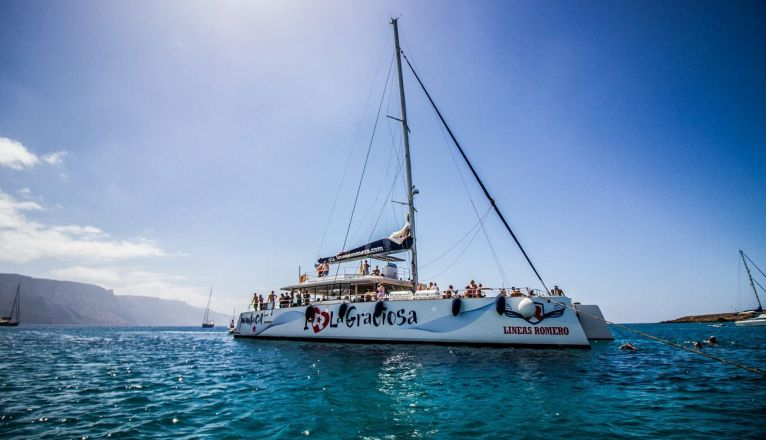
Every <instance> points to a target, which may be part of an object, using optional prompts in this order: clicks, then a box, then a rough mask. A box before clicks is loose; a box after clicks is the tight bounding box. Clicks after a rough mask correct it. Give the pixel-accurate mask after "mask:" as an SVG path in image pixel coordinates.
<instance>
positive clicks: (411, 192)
mask: <svg viewBox="0 0 766 440" xmlns="http://www.w3.org/2000/svg"><path fill="white" fill-rule="evenodd" d="M398 21H399V19H398V18H392V19H391V25H393V27H394V51H395V52H396V72H397V74H398V75H399V100H400V101H401V105H402V119H401V122H402V134H403V136H404V169H405V171H406V174H405V176H406V179H407V205H408V207H409V221H410V236H411V237H412V247H411V248H410V252H412V261H411V268H410V270H411V271H412V291H413V292H414V291H416V290H417V288H418V251H417V244H418V243H417V240H416V239H415V187H414V186H413V185H412V165H411V164H410V129H409V126H408V125H407V105H406V103H405V100H404V79H403V78H402V50H401V48H400V47H399V27H398Z"/></svg>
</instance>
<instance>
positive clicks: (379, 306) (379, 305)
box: [372, 301, 383, 318]
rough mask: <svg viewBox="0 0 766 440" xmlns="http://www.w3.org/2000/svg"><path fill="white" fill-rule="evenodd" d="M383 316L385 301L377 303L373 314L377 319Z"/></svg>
mask: <svg viewBox="0 0 766 440" xmlns="http://www.w3.org/2000/svg"><path fill="white" fill-rule="evenodd" d="M382 314H383V301H378V302H376V303H375V312H374V313H373V314H372V316H373V317H375V318H378V317H380V315H382Z"/></svg>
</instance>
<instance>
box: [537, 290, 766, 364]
mask: <svg viewBox="0 0 766 440" xmlns="http://www.w3.org/2000/svg"><path fill="white" fill-rule="evenodd" d="M545 300H546V301H549V302H553V303H555V304H558V305H561V306H563V307H566V308H569V309H572V310H574V311H575V312H576V313H579V314H583V315H586V316H588V317H590V318H593V319H596V320H599V321H603V322H605V323H606V324H608V325H611V326H614V327H615V328H620V329H622V330H626V331H629V332H632V333H635V334H637V335H640V336H643V337H644V338H647V339H651V340H653V341H657V342H660V343H662V344H665V345H668V346H670V347H674V348H680V349H681V350H684V351H688V352H689V353H693V354H698V355H701V356H705V357H707V358H710V359H713V360H715V361H718V362H721V363H724V364H727V365H730V366H732V367H737V368H741V369H743V370H747V371H749V372H751V373H755V374H760V375H762V376H766V370H762V369H760V368H757V367H751V366H749V365H744V364H740V363H737V362H734V361H730V360H728V359H724V358H722V357H720V356H715V355H713V354H710V353H706V352H704V351H702V350H697V349H692V348H689V347H685V346H683V345H681V344H679V343H677V342H673V341H668V340H667V339H662V338H660V337H659V336H654V335H652V334H649V333H646V332H643V331H641V330H636V329H633V328H630V327H628V326H626V325H623V324H617V323H616V322H611V321H609V320H607V319H606V318H603V317H601V316H597V315H594V314H592V313H588V312H585V311H583V310H577V308H575V307H574V306H571V305H569V304H566V303H563V302H561V301H556V300H555V299H550V298H545Z"/></svg>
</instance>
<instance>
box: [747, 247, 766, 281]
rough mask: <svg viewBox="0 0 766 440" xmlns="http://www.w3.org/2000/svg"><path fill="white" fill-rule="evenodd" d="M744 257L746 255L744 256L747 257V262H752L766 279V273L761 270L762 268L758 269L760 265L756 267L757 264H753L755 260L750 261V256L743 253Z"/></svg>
mask: <svg viewBox="0 0 766 440" xmlns="http://www.w3.org/2000/svg"><path fill="white" fill-rule="evenodd" d="M742 255H744V256H745V258H747V261H749V262H750V264H752V265H753V266H754V267H755V268H756V269H758V272H760V273H761V275H763V276H764V277H766V273H763V271H762V270H761V268H760V267H758V265H756V264H755V262H753V260H751V259H750V257H749V256H748V255H747V254H746V253H744V252H742Z"/></svg>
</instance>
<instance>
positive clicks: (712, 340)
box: [707, 336, 718, 345]
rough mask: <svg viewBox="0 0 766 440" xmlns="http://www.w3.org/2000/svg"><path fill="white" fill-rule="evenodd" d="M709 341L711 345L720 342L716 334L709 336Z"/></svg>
mask: <svg viewBox="0 0 766 440" xmlns="http://www.w3.org/2000/svg"><path fill="white" fill-rule="evenodd" d="M707 343H708V344H710V345H715V344H717V343H718V339H716V338H715V336H711V337H709V338H707Z"/></svg>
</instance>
